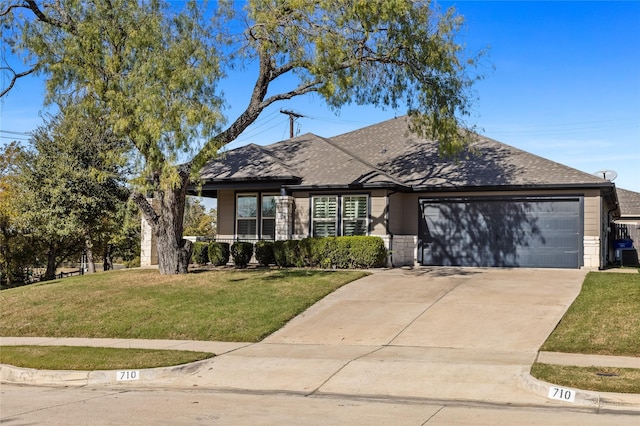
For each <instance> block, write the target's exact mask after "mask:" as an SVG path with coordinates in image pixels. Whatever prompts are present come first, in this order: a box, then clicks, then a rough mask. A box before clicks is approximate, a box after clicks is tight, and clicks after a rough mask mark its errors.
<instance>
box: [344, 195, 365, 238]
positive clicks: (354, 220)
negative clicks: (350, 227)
mask: <svg viewBox="0 0 640 426" xmlns="http://www.w3.org/2000/svg"><path fill="white" fill-rule="evenodd" d="M347 198H364V206H365V215H364V217H358V209H357V208H356V209H355V212H356V215H355V217H353V218H351V217H349V218H348V217H346V213H347V209H346V207H345V206H346V199H347ZM340 206H341V207H342V210H341V217H340V220H341V222H342V223H341V226H340V232H341V235H346V232H345V231H346V226H347V224H348V223H356V224H357V223H361V222H364V227H363V228H364V233H363V234H350V235H369V196H368V195H366V194H353V195H352V194H349V195H343V196H342V197H341V204H340ZM356 228H357V225H356Z"/></svg>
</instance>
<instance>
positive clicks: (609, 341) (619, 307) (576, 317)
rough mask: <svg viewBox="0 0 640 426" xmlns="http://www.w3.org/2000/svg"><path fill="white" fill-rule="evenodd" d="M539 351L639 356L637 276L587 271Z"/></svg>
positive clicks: (639, 289) (639, 287)
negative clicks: (576, 291)
mask: <svg viewBox="0 0 640 426" xmlns="http://www.w3.org/2000/svg"><path fill="white" fill-rule="evenodd" d="M541 350H543V351H551V352H568V353H583V354H596V355H619V356H620V355H624V356H636V357H640V274H624V273H612V272H606V273H605V272H590V273H589V274H588V275H587V277H586V279H585V281H584V283H583V285H582V291H581V292H580V294H579V295H578V297H577V298H576V300H575V301H574V302H573V304H572V305H571V307H570V308H569V309H568V310H567V313H566V314H565V315H564V317H563V318H562V320H561V321H560V323H559V324H558V326H557V327H556V329H555V330H554V332H553V333H552V334H551V336H549V338H548V339H547V341H546V342H545V344H544V345H543V346H542V348H541Z"/></svg>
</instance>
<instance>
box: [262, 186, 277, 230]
mask: <svg viewBox="0 0 640 426" xmlns="http://www.w3.org/2000/svg"><path fill="white" fill-rule="evenodd" d="M261 234H262V239H264V240H275V238H276V197H275V195H263V196H262V227H261Z"/></svg>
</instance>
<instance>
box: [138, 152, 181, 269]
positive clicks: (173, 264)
mask: <svg viewBox="0 0 640 426" xmlns="http://www.w3.org/2000/svg"><path fill="white" fill-rule="evenodd" d="M189 169H190V165H184V166H182V167H180V171H179V176H180V178H181V182H180V184H179V185H178V186H177V187H176V188H175V189H171V190H158V191H155V192H154V198H155V199H157V200H158V201H159V203H158V204H159V206H158V208H159V210H160V211H158V212H157V211H155V210H154V209H153V207H152V206H151V205H150V204H149V202H148V201H147V200H146V198H145V197H144V196H143V195H142V194H141V193H135V194H133V200H134V201H135V203H136V204H137V205H138V207H139V208H140V210H141V212H142V214H143V215H144V217H145V219H146V220H147V222H148V223H150V224H151V229H152V231H153V234H154V236H155V237H156V245H157V248H158V270H159V271H160V273H161V274H163V275H175V274H186V273H187V272H188V269H189V260H190V259H191V252H192V250H193V243H192V242H191V241H188V240H185V239H183V238H182V229H183V219H184V207H185V203H186V196H187V186H188V185H189V172H190V170H189Z"/></svg>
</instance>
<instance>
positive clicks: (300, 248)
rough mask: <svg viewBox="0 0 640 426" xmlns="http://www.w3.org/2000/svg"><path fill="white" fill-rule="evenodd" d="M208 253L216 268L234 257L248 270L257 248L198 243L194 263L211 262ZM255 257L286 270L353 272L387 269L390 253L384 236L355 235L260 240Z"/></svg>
mask: <svg viewBox="0 0 640 426" xmlns="http://www.w3.org/2000/svg"><path fill="white" fill-rule="evenodd" d="M200 245H202V246H200ZM203 253H204V254H203ZM205 254H206V255H208V261H210V262H211V263H212V264H213V265H216V266H221V265H225V264H227V262H229V258H230V257H231V258H233V262H234V263H235V264H236V265H237V266H240V267H244V266H246V265H247V264H248V263H249V261H250V260H251V256H252V255H253V254H254V246H253V245H252V244H251V243H247V242H236V243H233V245H231V246H229V244H228V243H222V242H213V243H211V244H208V247H207V244H206V243H197V244H196V245H195V246H194V254H193V261H194V262H196V263H201V264H203V263H207V261H202V260H203V259H204V256H205ZM255 256H256V260H257V261H258V263H260V264H261V265H264V266H267V265H272V264H276V265H278V266H282V267H291V266H295V267H305V266H307V267H319V268H339V269H349V268H377V267H381V266H384V263H385V258H386V256H387V252H386V249H385V247H384V242H383V241H382V238H380V237H369V236H354V237H325V238H305V239H302V240H286V241H258V242H257V243H256V244H255Z"/></svg>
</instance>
